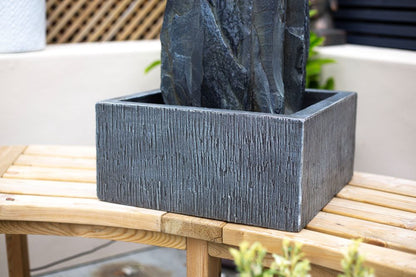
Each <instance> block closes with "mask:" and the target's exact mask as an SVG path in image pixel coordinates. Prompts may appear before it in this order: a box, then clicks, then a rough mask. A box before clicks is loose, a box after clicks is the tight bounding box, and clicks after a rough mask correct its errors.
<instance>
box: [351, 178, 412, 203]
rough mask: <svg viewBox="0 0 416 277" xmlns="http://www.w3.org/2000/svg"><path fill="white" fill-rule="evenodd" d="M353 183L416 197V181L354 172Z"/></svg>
mask: <svg viewBox="0 0 416 277" xmlns="http://www.w3.org/2000/svg"><path fill="white" fill-rule="evenodd" d="M350 184H351V185H354V186H359V187H363V188H368V189H372V190H380V191H385V192H391V193H397V194H402V195H407V196H412V197H416V181H411V180H405V179H400V178H395V177H389V176H382V175H375V174H369V173H362V172H354V176H353V177H352V180H351V182H350Z"/></svg>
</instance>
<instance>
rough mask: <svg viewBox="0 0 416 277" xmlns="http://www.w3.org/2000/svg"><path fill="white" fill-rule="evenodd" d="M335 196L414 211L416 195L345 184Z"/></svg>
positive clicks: (415, 210)
mask: <svg viewBox="0 0 416 277" xmlns="http://www.w3.org/2000/svg"><path fill="white" fill-rule="evenodd" d="M337 197H339V198H344V199H349V200H354V201H359V202H362V203H369V204H374V205H378V206H383V207H388V208H393V209H396V210H403V211H408V212H413V213H416V197H410V196H404V195H397V194H394V193H389V192H383V191H375V190H372V189H367V188H360V187H355V186H346V187H345V188H343V189H342V190H341V191H340V192H339V193H338V194H337Z"/></svg>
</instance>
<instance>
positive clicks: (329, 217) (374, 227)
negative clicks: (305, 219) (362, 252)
mask: <svg viewBox="0 0 416 277" xmlns="http://www.w3.org/2000/svg"><path fill="white" fill-rule="evenodd" d="M306 228H307V229H309V230H312V231H317V232H321V233H326V234H330V235H335V236H338V237H343V238H348V239H352V238H362V239H363V241H364V242H365V243H368V244H374V245H378V246H382V247H387V248H391V249H396V250H401V251H404V252H408V253H413V254H416V232H415V231H411V230H408V229H403V228H399V227H395V226H390V225H386V224H380V223H374V222H370V221H366V220H361V219H356V218H351V217H347V216H341V215H336V214H330V213H326V212H320V213H318V214H317V215H316V217H315V218H314V219H313V220H312V221H311V222H310V223H309V224H308V225H307V227H306Z"/></svg>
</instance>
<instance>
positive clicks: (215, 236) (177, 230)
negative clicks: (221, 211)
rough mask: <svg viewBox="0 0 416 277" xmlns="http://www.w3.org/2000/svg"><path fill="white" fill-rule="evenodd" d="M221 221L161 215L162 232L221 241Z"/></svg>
mask: <svg viewBox="0 0 416 277" xmlns="http://www.w3.org/2000/svg"><path fill="white" fill-rule="evenodd" d="M224 225H225V222H223V221H217V220H212V219H206V218H200V217H194V216H187V215H181V214H173V213H166V214H164V215H163V217H162V232H164V233H168V234H173V235H182V236H185V237H190V238H194V239H202V240H206V241H213V242H221V241H222V227H223V226H224Z"/></svg>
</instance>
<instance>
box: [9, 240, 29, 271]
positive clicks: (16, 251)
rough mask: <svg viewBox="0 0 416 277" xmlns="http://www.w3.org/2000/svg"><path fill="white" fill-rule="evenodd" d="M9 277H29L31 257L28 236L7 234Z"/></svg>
mask: <svg viewBox="0 0 416 277" xmlns="http://www.w3.org/2000/svg"><path fill="white" fill-rule="evenodd" d="M6 248H7V261H8V264H9V277H29V276H30V270H29V255H28V248H27V236H26V235H7V234H6Z"/></svg>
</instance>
